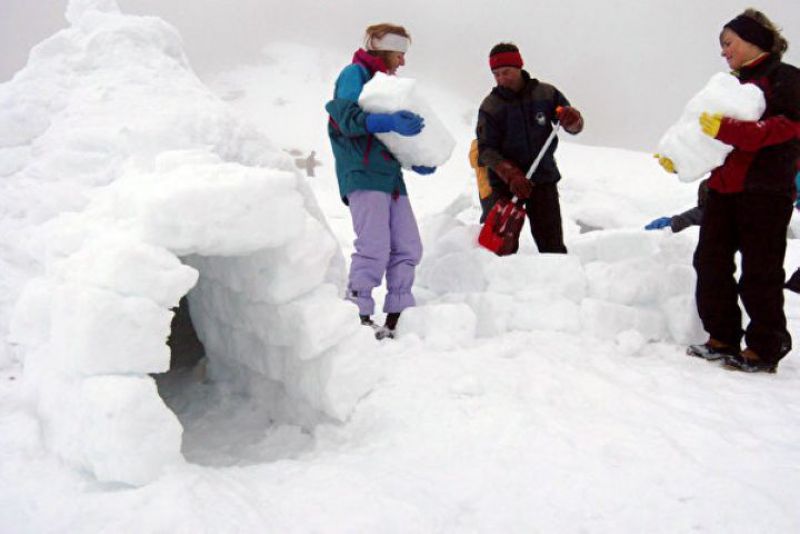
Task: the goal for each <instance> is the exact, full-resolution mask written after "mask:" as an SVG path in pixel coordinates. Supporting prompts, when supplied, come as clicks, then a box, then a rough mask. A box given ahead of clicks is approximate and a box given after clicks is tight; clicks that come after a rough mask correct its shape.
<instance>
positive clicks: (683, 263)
mask: <svg viewBox="0 0 800 534" xmlns="http://www.w3.org/2000/svg"><path fill="white" fill-rule="evenodd" d="M460 207H461V203H459V202H455V203H454V204H453V207H452V208H451V209H449V210H446V211H445V212H444V213H442V214H438V215H435V216H432V217H430V218H428V219H427V220H425V222H424V223H423V227H424V234H423V236H424V238H423V241H424V243H425V250H426V256H425V261H424V262H423V263H422V264H421V266H420V270H419V278H418V280H419V285H420V286H421V287H422V288H423V291H424V293H423V296H424V300H425V305H424V306H422V307H420V308H418V309H415V310H410V311H409V313H408V315H409V316H412V317H414V319H413V320H411V321H406V322H404V323H403V324H401V327H402V328H403V330H404V331H406V329H408V330H409V331H410V332H413V333H415V334H417V335H419V336H420V337H423V338H427V337H431V336H436V339H437V343H438V344H444V345H446V346H447V345H449V346H464V344H465V343H469V340H470V339H473V338H475V337H495V336H498V335H501V334H503V333H506V332H511V331H528V332H530V331H536V330H547V331H557V332H563V333H566V334H573V335H581V336H593V337H595V338H599V339H606V340H610V341H615V342H617V343H618V344H619V345H620V347H621V348H622V349H623V350H625V351H628V352H636V351H637V350H638V349H639V348H641V346H643V345H644V344H645V343H647V342H653V341H666V342H675V343H688V342H691V341H695V340H697V339H700V338H702V336H703V333H702V328H701V326H700V322H699V318H698V317H697V312H696V308H695V305H694V296H693V289H694V276H695V275H694V271H693V270H692V267H691V265H692V263H691V258H692V252H693V250H694V246H695V236H694V233H695V232H693V231H686V232H684V233H682V234H672V233H666V232H646V231H642V230H616V231H607V232H590V233H587V234H582V235H576V236H574V237H573V238H572V239H571V240H569V241H568V247H569V249H570V254H568V255H560V254H538V253H536V252H535V251H533V250H531V245H530V243H529V242H530V241H531V237H530V235H529V229H528V228H527V223H526V228H524V229H523V235H522V236H521V241H523V246H522V252H520V253H519V254H517V255H514V256H510V257H498V256H495V255H494V254H492V253H490V252H488V251H486V250H484V249H482V248H480V247H478V245H477V234H478V232H479V229H480V227H479V226H478V225H476V224H467V223H464V222H461V221H460V220H459V217H458V214H459V211H460ZM456 306H458V307H456ZM431 324H433V325H447V328H446V329H444V328H439V329H434V330H431V327H430V326H429V325H431ZM453 325H457V327H454V326H453ZM442 331H446V332H447V333H448V334H447V335H448V336H449V338H448V339H443V337H444V334H443V333H442Z"/></svg>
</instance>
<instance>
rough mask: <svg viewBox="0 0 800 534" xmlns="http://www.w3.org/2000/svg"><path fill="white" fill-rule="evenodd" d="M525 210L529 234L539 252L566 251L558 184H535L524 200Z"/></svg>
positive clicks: (562, 252)
mask: <svg viewBox="0 0 800 534" xmlns="http://www.w3.org/2000/svg"><path fill="white" fill-rule="evenodd" d="M525 212H526V213H527V214H528V221H529V222H530V224H531V234H532V235H533V240H534V242H536V248H538V249H539V252H541V253H545V252H555V253H560V254H566V253H567V247H566V246H565V245H564V232H563V229H562V228H561V204H560V203H559V200H558V185H556V184H555V183H548V184H535V185H534V186H533V192H532V193H531V196H530V198H528V200H526V201H525Z"/></svg>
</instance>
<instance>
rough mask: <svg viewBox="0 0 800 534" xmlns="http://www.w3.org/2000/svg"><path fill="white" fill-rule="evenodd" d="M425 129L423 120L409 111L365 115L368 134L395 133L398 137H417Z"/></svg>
mask: <svg viewBox="0 0 800 534" xmlns="http://www.w3.org/2000/svg"><path fill="white" fill-rule="evenodd" d="M424 127H425V120H424V119H423V118H422V117H420V116H419V115H417V114H416V113H411V112H410V111H405V110H402V111H395V112H394V113H370V114H369V115H367V131H368V132H370V133H386V132H397V133H399V134H400V135H405V136H412V135H417V134H418V133H419V132H421V131H422V129H423V128H424Z"/></svg>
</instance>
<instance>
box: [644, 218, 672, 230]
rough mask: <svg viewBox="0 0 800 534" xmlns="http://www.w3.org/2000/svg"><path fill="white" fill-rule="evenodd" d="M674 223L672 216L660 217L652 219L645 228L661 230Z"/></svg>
mask: <svg viewBox="0 0 800 534" xmlns="http://www.w3.org/2000/svg"><path fill="white" fill-rule="evenodd" d="M671 224H672V217H659V218H658V219H655V220H653V221H650V223H649V224H647V225H646V226H645V227H644V229H645V230H660V229H662V228H666V227H667V226H671Z"/></svg>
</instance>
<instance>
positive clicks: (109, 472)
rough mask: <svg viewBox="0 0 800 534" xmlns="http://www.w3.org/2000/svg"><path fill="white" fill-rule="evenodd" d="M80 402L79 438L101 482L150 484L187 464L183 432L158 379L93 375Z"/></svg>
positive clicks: (88, 379) (83, 387) (93, 470)
mask: <svg viewBox="0 0 800 534" xmlns="http://www.w3.org/2000/svg"><path fill="white" fill-rule="evenodd" d="M80 399H81V406H82V409H83V417H82V422H81V425H80V429H79V430H80V438H79V439H80V443H81V444H82V446H83V447H84V454H85V458H86V462H87V464H88V466H89V468H90V469H91V470H92V472H93V473H94V474H95V476H96V477H97V478H98V479H99V480H103V481H118V482H126V483H128V484H135V485H140V484H146V483H148V482H151V481H152V480H154V479H156V478H158V477H159V476H160V475H161V473H162V472H163V471H164V468H165V467H167V466H170V465H177V464H180V463H182V462H183V457H182V456H181V452H180V450H181V436H182V434H183V428H182V427H181V425H180V423H179V422H178V419H177V418H176V417H175V414H173V413H172V412H171V411H170V410H169V409H168V408H167V407H166V405H165V404H164V402H163V401H162V400H161V397H159V396H158V391H157V389H156V384H155V382H154V381H153V379H152V378H150V377H141V376H139V377H137V376H97V377H90V378H87V379H86V380H84V381H83V382H82V384H81V387H80ZM76 430H77V429H76Z"/></svg>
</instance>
